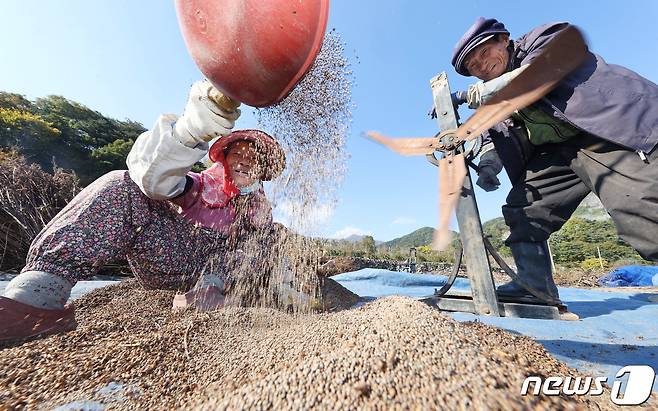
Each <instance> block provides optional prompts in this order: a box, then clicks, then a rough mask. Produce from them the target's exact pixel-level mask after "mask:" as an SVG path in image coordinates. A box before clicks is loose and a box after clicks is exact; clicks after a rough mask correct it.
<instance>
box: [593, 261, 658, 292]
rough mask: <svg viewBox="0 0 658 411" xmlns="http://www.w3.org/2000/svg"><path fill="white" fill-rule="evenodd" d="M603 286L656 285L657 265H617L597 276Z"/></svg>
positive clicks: (657, 277) (657, 278)
mask: <svg viewBox="0 0 658 411" xmlns="http://www.w3.org/2000/svg"><path fill="white" fill-rule="evenodd" d="M598 283H599V284H600V285H602V286H604V287H651V286H658V267H656V266H646V265H627V266H623V267H619V268H617V269H615V270H614V271H612V272H611V273H608V274H606V275H604V276H603V277H601V278H599V280H598Z"/></svg>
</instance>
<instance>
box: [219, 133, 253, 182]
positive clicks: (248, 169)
mask: <svg viewBox="0 0 658 411" xmlns="http://www.w3.org/2000/svg"><path fill="white" fill-rule="evenodd" d="M226 164H227V165H228V172H229V174H230V175H231V178H232V179H233V183H235V185H236V186H237V187H238V188H243V187H247V186H249V185H251V184H253V183H254V182H255V181H256V180H257V179H258V177H259V176H260V167H259V165H258V157H257V155H256V148H255V147H254V144H253V143H251V142H249V141H237V142H235V143H233V144H231V145H230V146H229V148H228V150H227V151H226Z"/></svg>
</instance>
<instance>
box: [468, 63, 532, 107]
mask: <svg viewBox="0 0 658 411" xmlns="http://www.w3.org/2000/svg"><path fill="white" fill-rule="evenodd" d="M527 67H528V65H525V66H521V67H519V68H517V69H514V70H512V71H510V72H507V73H505V74H503V75H501V76H498V77H496V78H495V79H493V80H489V81H487V82H484V81H478V82H477V83H475V84H471V85H470V86H468V94H467V96H466V102H467V103H468V107H469V108H472V109H476V108H478V107H480V105H481V104H483V103H486V102H487V100H489V99H490V98H491V97H493V95H494V94H496V93H497V92H498V91H500V89H502V88H503V87H505V86H506V85H508V84H509V83H510V81H512V79H514V78H515V77H516V76H518V75H519V74H521V73H522V72H523V70H525V69H526V68H527Z"/></svg>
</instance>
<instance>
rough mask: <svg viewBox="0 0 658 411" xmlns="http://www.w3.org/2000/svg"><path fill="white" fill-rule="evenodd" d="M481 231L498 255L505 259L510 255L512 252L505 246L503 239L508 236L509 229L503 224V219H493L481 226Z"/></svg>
mask: <svg viewBox="0 0 658 411" xmlns="http://www.w3.org/2000/svg"><path fill="white" fill-rule="evenodd" d="M482 231H483V233H484V235H485V237H488V238H489V241H490V242H491V245H493V246H494V247H495V248H496V249H497V250H498V253H499V254H500V255H502V256H505V257H510V256H511V255H512V251H511V250H510V249H509V247H508V246H506V245H505V239H506V238H507V237H508V236H509V227H507V224H505V219H504V218H503V217H498V218H494V219H493V220H489V221H487V222H486V223H484V224H482Z"/></svg>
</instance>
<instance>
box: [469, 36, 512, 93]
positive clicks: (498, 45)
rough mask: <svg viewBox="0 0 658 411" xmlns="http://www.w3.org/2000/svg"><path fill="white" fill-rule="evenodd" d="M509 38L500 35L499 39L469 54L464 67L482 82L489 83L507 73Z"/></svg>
mask: <svg viewBox="0 0 658 411" xmlns="http://www.w3.org/2000/svg"><path fill="white" fill-rule="evenodd" d="M508 44H509V36H507V35H505V34H501V35H498V37H497V38H493V39H491V40H488V41H486V42H484V43H482V44H480V45H479V46H477V47H476V48H475V49H474V50H473V51H471V52H470V53H468V55H467V56H466V59H465V60H464V67H466V70H468V72H469V73H471V75H473V76H475V77H477V78H479V79H480V80H484V81H489V80H493V79H495V78H496V77H498V76H500V75H501V74H503V73H505V71H507V63H508V62H509V52H508V51H507V46H508Z"/></svg>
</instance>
